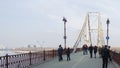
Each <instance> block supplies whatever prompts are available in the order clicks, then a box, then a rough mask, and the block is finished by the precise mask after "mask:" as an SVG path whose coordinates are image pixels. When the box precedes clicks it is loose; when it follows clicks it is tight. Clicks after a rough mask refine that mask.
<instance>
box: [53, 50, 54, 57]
mask: <svg viewBox="0 0 120 68" xmlns="http://www.w3.org/2000/svg"><path fill="white" fill-rule="evenodd" d="M53 58H54V49H53Z"/></svg>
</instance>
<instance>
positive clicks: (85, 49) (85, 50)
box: [82, 44, 88, 55]
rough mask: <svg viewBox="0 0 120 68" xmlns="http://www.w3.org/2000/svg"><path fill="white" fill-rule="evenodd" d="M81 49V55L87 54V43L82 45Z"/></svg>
mask: <svg viewBox="0 0 120 68" xmlns="http://www.w3.org/2000/svg"><path fill="white" fill-rule="evenodd" d="M82 50H83V55H87V50H88V46H87V44H84V45H83V47H82Z"/></svg>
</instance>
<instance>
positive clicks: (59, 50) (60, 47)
mask: <svg viewBox="0 0 120 68" xmlns="http://www.w3.org/2000/svg"><path fill="white" fill-rule="evenodd" d="M62 53H63V48H62V46H61V45H59V48H58V57H59V61H61V60H63V57H62Z"/></svg>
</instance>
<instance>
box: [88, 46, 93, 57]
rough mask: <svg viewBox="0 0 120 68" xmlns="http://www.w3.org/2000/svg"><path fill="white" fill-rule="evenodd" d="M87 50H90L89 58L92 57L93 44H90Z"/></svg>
mask: <svg viewBox="0 0 120 68" xmlns="http://www.w3.org/2000/svg"><path fill="white" fill-rule="evenodd" d="M89 52H90V58H92V54H93V46H92V44H91V45H90V46H89Z"/></svg>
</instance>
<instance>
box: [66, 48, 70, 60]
mask: <svg viewBox="0 0 120 68" xmlns="http://www.w3.org/2000/svg"><path fill="white" fill-rule="evenodd" d="M66 54H67V61H70V48H69V47H68V48H67V50H66Z"/></svg>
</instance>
